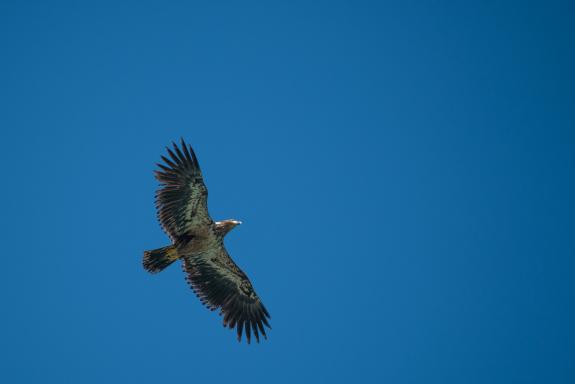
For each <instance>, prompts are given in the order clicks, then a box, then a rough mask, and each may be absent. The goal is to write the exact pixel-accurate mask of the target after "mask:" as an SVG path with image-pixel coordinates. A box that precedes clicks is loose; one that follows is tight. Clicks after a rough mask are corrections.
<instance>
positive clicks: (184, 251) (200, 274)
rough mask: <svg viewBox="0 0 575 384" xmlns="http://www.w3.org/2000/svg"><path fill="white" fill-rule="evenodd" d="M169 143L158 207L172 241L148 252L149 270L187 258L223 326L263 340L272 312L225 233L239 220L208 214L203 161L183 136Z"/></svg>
mask: <svg viewBox="0 0 575 384" xmlns="http://www.w3.org/2000/svg"><path fill="white" fill-rule="evenodd" d="M172 144H173V149H170V148H169V147H166V149H167V152H168V156H169V158H168V157H166V156H162V160H163V161H164V164H160V163H158V164H157V165H158V167H159V169H158V170H156V171H155V176H156V179H157V180H158V181H159V182H160V188H159V189H158V191H157V192H156V210H157V215H158V220H159V221H160V225H161V226H162V228H163V230H164V231H165V232H166V234H167V235H168V236H169V237H170V240H171V243H172V244H171V245H168V246H166V247H163V248H159V249H154V250H151V251H144V260H143V265H144V268H145V269H146V270H147V271H148V272H150V273H157V272H160V271H162V270H163V269H164V268H166V267H168V266H169V265H170V264H172V263H173V262H174V261H176V260H178V259H180V260H182V267H183V270H184V272H185V273H186V275H187V276H186V280H187V281H188V283H189V284H190V286H191V288H192V290H193V291H194V292H195V293H196V295H197V296H198V298H199V299H200V301H201V302H202V303H203V304H205V305H206V306H207V307H208V308H209V309H210V310H212V311H213V310H216V309H218V308H219V309H220V315H222V316H223V322H224V327H229V328H231V329H233V328H236V329H237V335H238V341H241V339H242V332H245V335H246V339H247V342H248V344H249V343H250V339H251V333H252V331H253V334H254V336H255V338H256V340H257V341H258V343H259V339H260V337H259V334H260V333H261V335H262V336H263V337H264V338H266V339H267V336H266V331H265V327H268V328H270V329H271V327H270V325H269V323H268V319H270V315H269V313H268V311H267V310H266V308H265V307H264V305H263V303H262V301H261V300H260V298H259V296H258V295H257V294H256V292H255V290H254V288H253V286H252V283H251V282H250V280H249V279H248V277H247V276H246V274H245V273H244V272H243V271H242V270H241V269H240V268H239V267H238V266H237V265H236V263H234V261H233V260H232V259H231V257H230V255H229V254H228V252H227V251H226V248H225V247H224V236H226V234H227V233H228V232H229V231H231V230H232V229H233V228H234V227H235V226H237V225H238V224H241V222H240V221H238V220H222V221H214V220H212V218H211V217H210V215H209V213H208V190H207V188H206V185H205V184H204V180H203V177H202V172H201V170H200V166H199V164H198V159H197V158H196V155H195V154H194V151H193V149H192V147H191V146H189V145H187V144H186V143H185V142H184V140H183V139H182V142H181V148H180V147H178V145H176V144H175V143H172Z"/></svg>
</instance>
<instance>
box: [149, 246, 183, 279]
mask: <svg viewBox="0 0 575 384" xmlns="http://www.w3.org/2000/svg"><path fill="white" fill-rule="evenodd" d="M179 257H180V256H179V255H178V251H177V250H176V247H174V246H173V245H169V246H167V247H163V248H158V249H153V250H151V251H144V260H143V262H142V264H143V265H144V269H145V270H146V271H148V272H150V273H158V272H161V271H162V270H164V269H165V268H166V267H168V266H169V265H170V264H172V263H173V262H174V261H176V260H178V258H179Z"/></svg>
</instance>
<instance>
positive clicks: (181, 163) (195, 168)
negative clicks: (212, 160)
mask: <svg viewBox="0 0 575 384" xmlns="http://www.w3.org/2000/svg"><path fill="white" fill-rule="evenodd" d="M181 147H182V149H180V148H179V147H178V146H177V145H176V144H175V143H173V150H172V149H171V148H169V147H167V148H166V149H167V152H168V156H169V158H168V157H166V156H162V157H161V158H162V160H163V161H164V163H165V164H157V165H158V168H159V170H156V171H155V175H156V179H157V180H158V181H159V182H160V189H158V191H157V192H156V209H157V213H158V220H159V221H160V224H161V226H162V228H163V229H164V231H165V232H166V233H167V234H168V236H169V237H170V238H171V239H172V241H176V240H177V239H179V238H180V237H181V236H184V235H189V234H193V233H194V232H195V231H197V230H199V229H201V228H205V227H206V226H208V225H211V224H212V223H213V221H212V219H211V217H210V215H209V213H208V190H207V188H206V185H205V184H204V180H203V177H202V172H201V170H200V165H199V163H198V159H197V158H196V155H195V154H194V150H193V149H192V147H190V146H189V145H187V144H186V143H185V142H184V140H183V139H182V141H181Z"/></svg>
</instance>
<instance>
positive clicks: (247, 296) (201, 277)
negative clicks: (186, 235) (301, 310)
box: [182, 246, 271, 344]
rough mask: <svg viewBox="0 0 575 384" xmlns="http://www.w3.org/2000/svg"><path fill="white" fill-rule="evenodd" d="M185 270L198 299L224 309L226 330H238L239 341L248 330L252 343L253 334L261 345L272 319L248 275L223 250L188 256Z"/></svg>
mask: <svg viewBox="0 0 575 384" xmlns="http://www.w3.org/2000/svg"><path fill="white" fill-rule="evenodd" d="M183 260H184V262H183V264H182V265H183V268H184V271H185V272H186V273H187V278H186V279H187V280H188V283H189V284H190V286H191V287H192V289H193V290H194V292H195V293H196V295H197V296H198V298H199V299H200V301H201V302H202V303H204V304H205V305H206V306H207V307H208V308H209V309H210V310H212V311H213V310H215V309H217V308H220V315H223V317H224V327H226V326H227V327H229V328H237V333H238V341H241V339H242V332H243V331H244V330H245V334H246V339H247V340H248V344H249V343H250V338H251V332H252V331H253V334H254V336H255V337H256V340H257V342H258V343H259V341H260V337H259V333H261V334H262V335H263V336H264V338H266V339H267V335H266V331H265V328H264V326H266V327H268V328H270V329H271V326H270V325H269V323H268V319H269V318H270V315H269V313H268V311H267V310H266V308H265V307H264V305H263V303H262V302H261V300H260V298H259V297H258V295H257V294H256V292H255V291H254V288H253V287H252V283H251V282H250V280H249V279H248V277H247V276H246V274H245V273H244V272H243V271H242V270H241V269H240V268H239V267H238V266H237V265H236V264H235V263H234V261H233V260H232V259H231V258H230V256H229V255H228V252H227V251H226V249H225V248H224V247H223V246H218V247H214V248H213V249H209V250H207V252H206V253H203V254H202V255H201V256H185V257H184V258H183Z"/></svg>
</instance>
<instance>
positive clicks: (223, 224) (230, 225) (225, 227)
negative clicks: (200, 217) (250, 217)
mask: <svg viewBox="0 0 575 384" xmlns="http://www.w3.org/2000/svg"><path fill="white" fill-rule="evenodd" d="M241 223H242V222H241V221H239V220H222V221H218V222H217V223H216V227H217V228H218V229H220V230H221V232H222V234H223V235H226V234H227V233H228V232H229V231H231V230H232V229H234V228H235V227H236V226H238V225H240V224H241Z"/></svg>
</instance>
